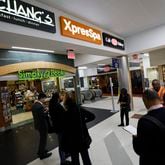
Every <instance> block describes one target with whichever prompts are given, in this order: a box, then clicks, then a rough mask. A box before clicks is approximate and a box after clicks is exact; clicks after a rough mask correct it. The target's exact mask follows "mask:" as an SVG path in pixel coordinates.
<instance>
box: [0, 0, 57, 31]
mask: <svg viewBox="0 0 165 165" xmlns="http://www.w3.org/2000/svg"><path fill="white" fill-rule="evenodd" d="M0 21H4V22H9V23H13V24H17V25H22V26H26V27H30V28H34V29H38V30H42V31H46V32H51V33H55V32H56V27H55V17H54V13H52V12H49V11H47V10H44V9H41V8H39V7H36V6H33V5H31V4H28V3H25V2H22V1H20V0H0Z"/></svg>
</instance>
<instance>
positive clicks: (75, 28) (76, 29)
mask: <svg viewBox="0 0 165 165" xmlns="http://www.w3.org/2000/svg"><path fill="white" fill-rule="evenodd" d="M60 24H61V34H62V35H63V36H66V37H71V38H75V39H79V40H83V41H87V42H91V43H94V44H98V45H100V44H102V38H101V31H100V30H97V29H95V28H93V27H90V26H87V25H84V24H82V23H79V22H77V21H74V20H71V19H69V18H66V17H63V16H61V17H60Z"/></svg>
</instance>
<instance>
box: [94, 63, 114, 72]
mask: <svg viewBox="0 0 165 165" xmlns="http://www.w3.org/2000/svg"><path fill="white" fill-rule="evenodd" d="M113 71H116V69H115V68H113V67H112V66H111V65H98V66H97V73H107V72H113Z"/></svg>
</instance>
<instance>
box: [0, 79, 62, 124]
mask: <svg viewBox="0 0 165 165" xmlns="http://www.w3.org/2000/svg"><path fill="white" fill-rule="evenodd" d="M59 81H60V78H57V77H56V78H50V79H44V80H31V81H29V80H25V81H19V80H10V81H0V84H3V85H2V86H4V87H1V99H2V101H3V102H4V103H6V104H5V105H6V106H3V107H2V108H3V111H4V112H6V114H4V115H5V116H6V117H5V120H6V121H7V120H12V122H11V126H12V127H17V126H19V125H22V124H27V123H30V122H32V112H31V108H32V104H33V103H34V101H35V100H36V99H37V97H38V94H39V93H40V92H44V93H45V94H46V95H47V97H48V98H51V95H52V93H53V92H55V91H57V90H59V89H60V82H59ZM6 109H7V110H6Z"/></svg>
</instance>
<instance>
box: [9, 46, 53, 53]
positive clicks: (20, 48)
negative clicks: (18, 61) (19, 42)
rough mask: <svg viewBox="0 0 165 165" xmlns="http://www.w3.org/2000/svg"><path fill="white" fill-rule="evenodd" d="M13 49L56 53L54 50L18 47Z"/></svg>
mask: <svg viewBox="0 0 165 165" xmlns="http://www.w3.org/2000/svg"><path fill="white" fill-rule="evenodd" d="M12 49H17V50H28V51H36V52H47V53H54V51H53V50H45V49H34V48H26V47H17V46H12Z"/></svg>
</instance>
